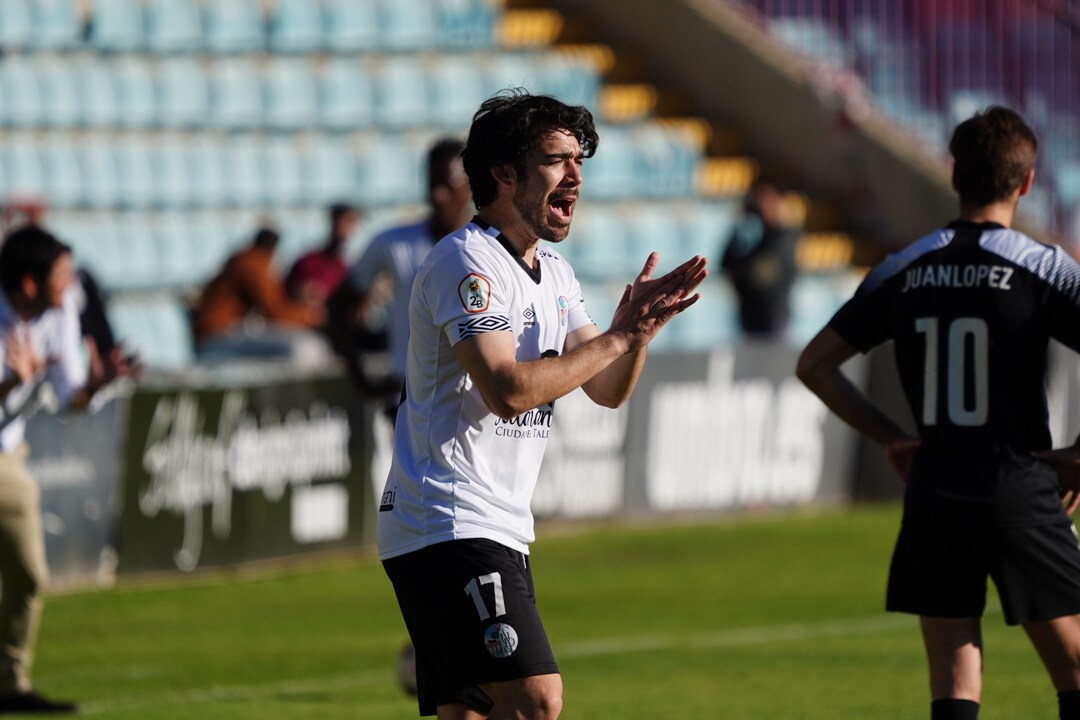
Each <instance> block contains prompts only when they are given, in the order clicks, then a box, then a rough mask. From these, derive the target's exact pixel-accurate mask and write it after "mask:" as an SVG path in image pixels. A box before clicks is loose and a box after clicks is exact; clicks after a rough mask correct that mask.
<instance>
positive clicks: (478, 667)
mask: <svg viewBox="0 0 1080 720" xmlns="http://www.w3.org/2000/svg"><path fill="white" fill-rule="evenodd" d="M528 560H529V558H528V556H527V555H523V554H522V553H519V552H517V551H515V550H511V549H510V548H508V547H506V546H504V545H501V544H499V543H497V542H494V541H492V540H454V541H451V542H444V543H439V544H437V545H431V546H429V547H426V548H423V549H421V550H417V551H415V552H411V553H407V554H405V555H400V556H398V557H395V558H390V559H389V560H385V561H383V567H384V568H385V570H386V574H387V575H388V576H389V578H390V582H391V583H393V585H394V592H395V594H396V595H397V599H398V605H399V606H400V607H401V614H402V616H403V617H404V618H405V626H406V627H407V628H408V630H409V636H410V637H411V638H412V642H413V645H414V646H415V647H416V682H417V695H418V699H419V704H420V714H421V715H435V714H436V708H437V707H438V706H439V705H445V704H450V703H464V704H465V705H467V706H469V707H470V708H473V709H474V710H477V711H478V712H481V713H484V714H487V713H488V712H490V711H491V705H492V703H491V698H489V697H488V696H487V694H485V693H484V692H483V691H482V690H481V689H480V688H479V687H478V686H479V685H481V684H483V683H489V682H500V681H504V680H517V679H520V678H525V677H531V676H533V675H547V674H550V673H557V672H558V671H559V668H558V666H557V665H556V664H555V657H554V655H553V654H552V652H551V645H550V644H549V643H548V638H547V633H545V632H544V626H543V624H542V623H541V622H540V614H539V613H538V612H537V610H536V597H535V594H534V592H533V580H532V570H531V568H530V567H529V561H528Z"/></svg>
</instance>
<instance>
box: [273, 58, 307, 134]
mask: <svg viewBox="0 0 1080 720" xmlns="http://www.w3.org/2000/svg"><path fill="white" fill-rule="evenodd" d="M263 76H264V78H265V87H266V93H265V94H266V122H267V124H269V126H270V127H272V128H276V129H279V130H297V129H300V128H306V127H310V126H312V125H314V123H315V120H316V116H317V112H318V86H317V84H316V81H315V77H314V74H313V72H312V67H311V61H310V60H309V59H308V58H273V59H271V60H270V61H269V62H268V63H267V65H266V67H265V68H264V69H263Z"/></svg>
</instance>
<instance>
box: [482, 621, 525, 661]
mask: <svg viewBox="0 0 1080 720" xmlns="http://www.w3.org/2000/svg"><path fill="white" fill-rule="evenodd" d="M517 646H518V634H517V630H515V629H514V628H512V627H510V626H509V625H507V624H506V623H495V624H494V625H492V626H491V627H489V628H488V629H487V630H486V631H484V647H485V648H487V651H488V652H489V653H491V655H492V657H497V658H508V657H510V656H511V655H513V654H514V651H515V650H517Z"/></svg>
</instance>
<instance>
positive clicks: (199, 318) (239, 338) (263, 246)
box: [193, 228, 326, 362]
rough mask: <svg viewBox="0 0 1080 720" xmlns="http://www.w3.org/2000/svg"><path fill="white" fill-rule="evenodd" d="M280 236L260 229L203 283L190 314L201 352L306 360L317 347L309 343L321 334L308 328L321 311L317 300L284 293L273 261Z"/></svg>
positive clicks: (215, 355) (213, 356) (203, 354)
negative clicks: (294, 296)
mask: <svg viewBox="0 0 1080 720" xmlns="http://www.w3.org/2000/svg"><path fill="white" fill-rule="evenodd" d="M279 240H280V236H279V235H278V233H277V232H276V231H274V230H270V229H268V228H263V229H261V230H259V231H258V232H257V233H255V237H254V239H253V240H252V243H251V245H250V246H249V247H247V248H246V249H244V250H241V251H240V252H238V253H236V254H235V255H233V256H232V257H230V258H229V259H228V260H227V261H226V262H225V266H224V267H223V268H222V269H221V271H220V272H219V273H218V274H217V275H215V276H214V278H213V279H211V280H210V282H209V283H207V285H206V287H205V288H204V289H203V292H202V295H201V297H200V298H199V301H198V303H197V304H196V306H195V309H194V313H193V325H194V332H195V341H196V343H197V346H198V349H199V355H200V357H202V358H204V359H206V360H229V359H237V358H245V357H246V358H249V359H270V358H277V359H296V360H298V361H301V360H303V361H305V362H307V361H308V360H309V359H310V357H311V355H310V353H313V352H317V351H315V350H312V347H313V346H314V347H317V346H318V344H319V343H318V340H319V338H318V336H317V335H316V334H315V333H312V332H310V330H311V329H313V328H318V327H320V326H321V325H322V323H323V321H324V319H325V316H326V313H325V310H324V308H323V306H322V305H321V304H320V303H318V302H315V301H307V300H305V301H293V300H290V299H289V298H288V297H287V296H286V294H285V288H284V286H283V284H282V281H281V278H280V277H279V276H278V274H277V271H276V270H275V268H274V265H273V258H274V251H275V250H276V249H277V246H278V242H279ZM305 330H307V332H305Z"/></svg>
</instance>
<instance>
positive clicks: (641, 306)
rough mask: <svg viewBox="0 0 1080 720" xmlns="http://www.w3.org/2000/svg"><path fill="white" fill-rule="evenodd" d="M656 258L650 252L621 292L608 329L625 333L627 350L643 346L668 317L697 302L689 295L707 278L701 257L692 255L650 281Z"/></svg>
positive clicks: (697, 297) (655, 255) (704, 263)
mask: <svg viewBox="0 0 1080 720" xmlns="http://www.w3.org/2000/svg"><path fill="white" fill-rule="evenodd" d="M659 262H660V256H659V255H658V254H657V253H655V252H653V253H649V257H648V258H647V259H646V260H645V265H644V267H642V269H641V273H640V274H638V276H637V277H636V278H635V279H634V282H633V284H631V285H628V286H627V287H626V289H625V290H624V291H623V296H622V298H621V299H620V301H619V305H618V307H617V308H616V310H615V317H614V318H613V320H612V323H611V329H612V330H615V331H621V332H626V333H627V335H628V337H629V338H630V342H631V350H637V349H640V348H641V347H644V346H645V345H646V344H647V343H648V342H649V341H650V340H651V339H652V338H653V337H655V336H656V333H657V332H659V330H660V328H661V327H663V326H664V325H665V324H666V323H667V322H668V321H669V320H671V318H673V317H675V316H676V315H678V314H679V313H681V312H683V311H684V310H686V309H687V308H689V307H690V306H691V305H693V304H694V303H696V302H697V301H698V300H699V299H700V297H701V296H700V295H698V294H693V295H691V293H693V292H694V290H696V289H697V287H698V286H699V285H700V284H701V283H702V281H704V280H705V278H706V277H707V276H708V274H709V273H708V270H706V269H705V265H706V260H705V258H703V257H701V256H699V255H695V256H694V257H693V258H691V259H689V260H687V261H686V262H684V263H683V264H682V265H680V266H678V267H677V268H675V269H674V270H671V271H670V272H668V273H665V274H664V275H661V276H660V277H657V278H654V277H653V276H652V274H653V271H654V270H655V269H656V266H657V264H658V263H659Z"/></svg>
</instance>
